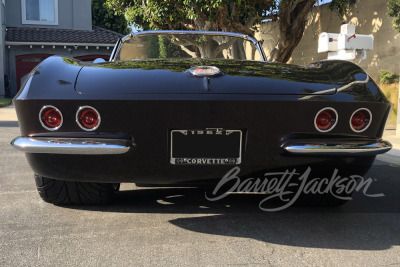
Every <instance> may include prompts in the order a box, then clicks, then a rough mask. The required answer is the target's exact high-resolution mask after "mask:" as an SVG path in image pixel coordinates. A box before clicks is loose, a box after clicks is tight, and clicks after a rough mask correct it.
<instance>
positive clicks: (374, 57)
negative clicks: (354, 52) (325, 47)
mask: <svg viewBox="0 0 400 267" xmlns="http://www.w3.org/2000/svg"><path fill="white" fill-rule="evenodd" d="M386 3H387V1H386V0H357V3H356V4H355V5H354V6H353V7H352V8H351V10H350V12H349V13H348V14H346V16H345V17H344V18H343V19H340V18H339V16H338V15H337V14H336V13H335V12H332V11H330V10H329V8H328V6H329V4H326V5H322V6H320V7H315V8H314V10H313V12H312V14H311V15H310V20H309V22H308V25H307V28H306V30H305V32H304V36H303V38H302V40H301V42H300V43H299V45H298V46H297V48H296V49H295V51H294V53H293V55H292V58H291V60H290V61H289V63H293V64H299V65H308V64H310V63H312V62H314V61H318V60H322V59H326V58H327V53H322V54H318V53H317V49H318V36H319V34H320V33H321V32H330V33H339V32H340V26H341V24H342V22H344V23H352V24H355V25H356V33H358V34H372V35H373V36H374V50H373V51H368V52H367V59H366V60H363V61H355V63H357V64H358V65H360V66H361V67H362V68H364V69H365V70H366V71H367V72H368V73H369V74H370V75H371V76H372V77H373V78H374V79H377V78H378V77H379V73H378V71H379V70H382V69H384V70H388V71H391V72H395V73H397V74H399V73H400V33H399V32H397V31H396V30H394V29H393V28H392V21H391V19H389V18H388V17H387V15H386V12H387V5H386ZM277 36H279V30H278V27H277V25H276V23H265V24H263V25H262V26H261V31H260V33H259V34H258V36H257V37H258V38H259V39H264V40H265V42H264V50H265V52H266V54H267V55H269V52H270V51H271V50H272V48H273V47H274V46H275V45H276V41H277V39H278V38H277Z"/></svg>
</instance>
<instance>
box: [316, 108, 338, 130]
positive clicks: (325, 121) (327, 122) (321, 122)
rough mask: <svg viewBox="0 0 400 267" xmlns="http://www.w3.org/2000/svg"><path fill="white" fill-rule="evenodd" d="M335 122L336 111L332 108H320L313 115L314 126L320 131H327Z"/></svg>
mask: <svg viewBox="0 0 400 267" xmlns="http://www.w3.org/2000/svg"><path fill="white" fill-rule="evenodd" d="M336 122H337V113H336V111H335V110H334V109H332V108H325V109H322V110H321V111H319V112H318V113H317V116H315V121H314V124H315V127H316V128H317V130H318V131H320V132H328V131H330V130H332V129H333V127H335V125H336Z"/></svg>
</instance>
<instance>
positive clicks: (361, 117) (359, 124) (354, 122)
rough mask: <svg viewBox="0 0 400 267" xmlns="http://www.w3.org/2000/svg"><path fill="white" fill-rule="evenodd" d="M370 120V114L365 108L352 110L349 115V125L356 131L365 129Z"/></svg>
mask: <svg viewBox="0 0 400 267" xmlns="http://www.w3.org/2000/svg"><path fill="white" fill-rule="evenodd" d="M371 121H372V114H371V111H369V110H368V109H366V108H360V109H357V110H356V111H354V113H353V114H352V115H351V117H350V127H351V129H352V130H353V131H355V132H356V133H360V132H363V131H365V130H366V129H367V128H368V127H369V125H370V124H371Z"/></svg>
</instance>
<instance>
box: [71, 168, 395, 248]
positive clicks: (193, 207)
mask: <svg viewBox="0 0 400 267" xmlns="http://www.w3.org/2000/svg"><path fill="white" fill-rule="evenodd" d="M399 170H400V167H399V166H397V165H394V166H379V165H378V166H373V168H372V169H371V170H370V171H369V173H368V174H367V175H366V176H365V177H374V179H375V183H374V184H373V187H372V186H371V188H370V189H371V192H370V193H384V194H385V196H384V197H380V198H370V197H366V196H363V194H362V192H359V193H356V194H355V195H354V196H353V200H352V201H350V202H348V203H346V204H345V205H342V206H339V207H290V208H288V209H285V210H282V211H279V212H265V211H262V210H260V209H259V203H260V201H261V200H263V199H264V198H265V195H260V194H231V195H229V196H228V197H226V198H224V199H222V200H219V201H215V202H212V201H208V200H207V199H206V198H205V190H204V189H199V188H138V189H135V190H126V191H121V192H119V194H118V198H117V201H116V203H114V204H112V205H109V206H84V207H83V206H72V207H69V208H75V209H84V210H96V211H102V212H113V213H146V214H147V213H153V214H177V215H178V216H177V217H178V218H176V219H171V220H169V222H170V223H171V224H173V225H175V226H177V227H180V228H182V229H185V230H188V231H193V232H197V233H203V234H209V235H220V236H231V237H242V238H251V239H255V240H259V241H262V242H267V243H274V244H281V245H289V246H299V247H312V248H330V249H348V250H385V249H389V248H390V247H391V246H398V245H400V194H399V188H400V179H399V178H398V175H397V174H398V173H399ZM383 174H384V175H383ZM386 176H387V177H388V178H387V177H386ZM375 177H379V178H375ZM396 178H397V179H396ZM209 192H211V191H209ZM270 204H271V205H281V204H282V203H280V202H279V201H275V202H271V203H270Z"/></svg>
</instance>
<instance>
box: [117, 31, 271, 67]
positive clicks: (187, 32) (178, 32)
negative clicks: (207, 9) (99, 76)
mask: <svg viewBox="0 0 400 267" xmlns="http://www.w3.org/2000/svg"><path fill="white" fill-rule="evenodd" d="M152 34H168V35H179V34H182V35H184V34H193V35H195V34H203V35H212V36H220V35H225V36H230V37H237V38H243V39H245V40H247V41H250V42H252V43H253V45H254V47H255V48H256V50H257V51H258V53H259V54H260V57H261V61H267V59H266V56H265V54H264V50H263V49H262V46H260V44H259V42H258V41H257V40H256V39H254V38H253V37H251V36H248V35H246V34H242V33H236V32H219V31H170V30H168V31H157V30H156V31H143V32H135V33H131V34H128V35H126V36H124V37H122V39H121V43H120V44H118V43H117V45H118V49H117V51H116V52H115V54H114V56H116V55H118V54H119V51H120V48H121V46H122V44H123V43H124V42H125V41H126V40H129V39H131V38H133V37H135V36H141V35H152ZM110 61H111V60H110ZM113 61H114V58H113Z"/></svg>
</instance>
